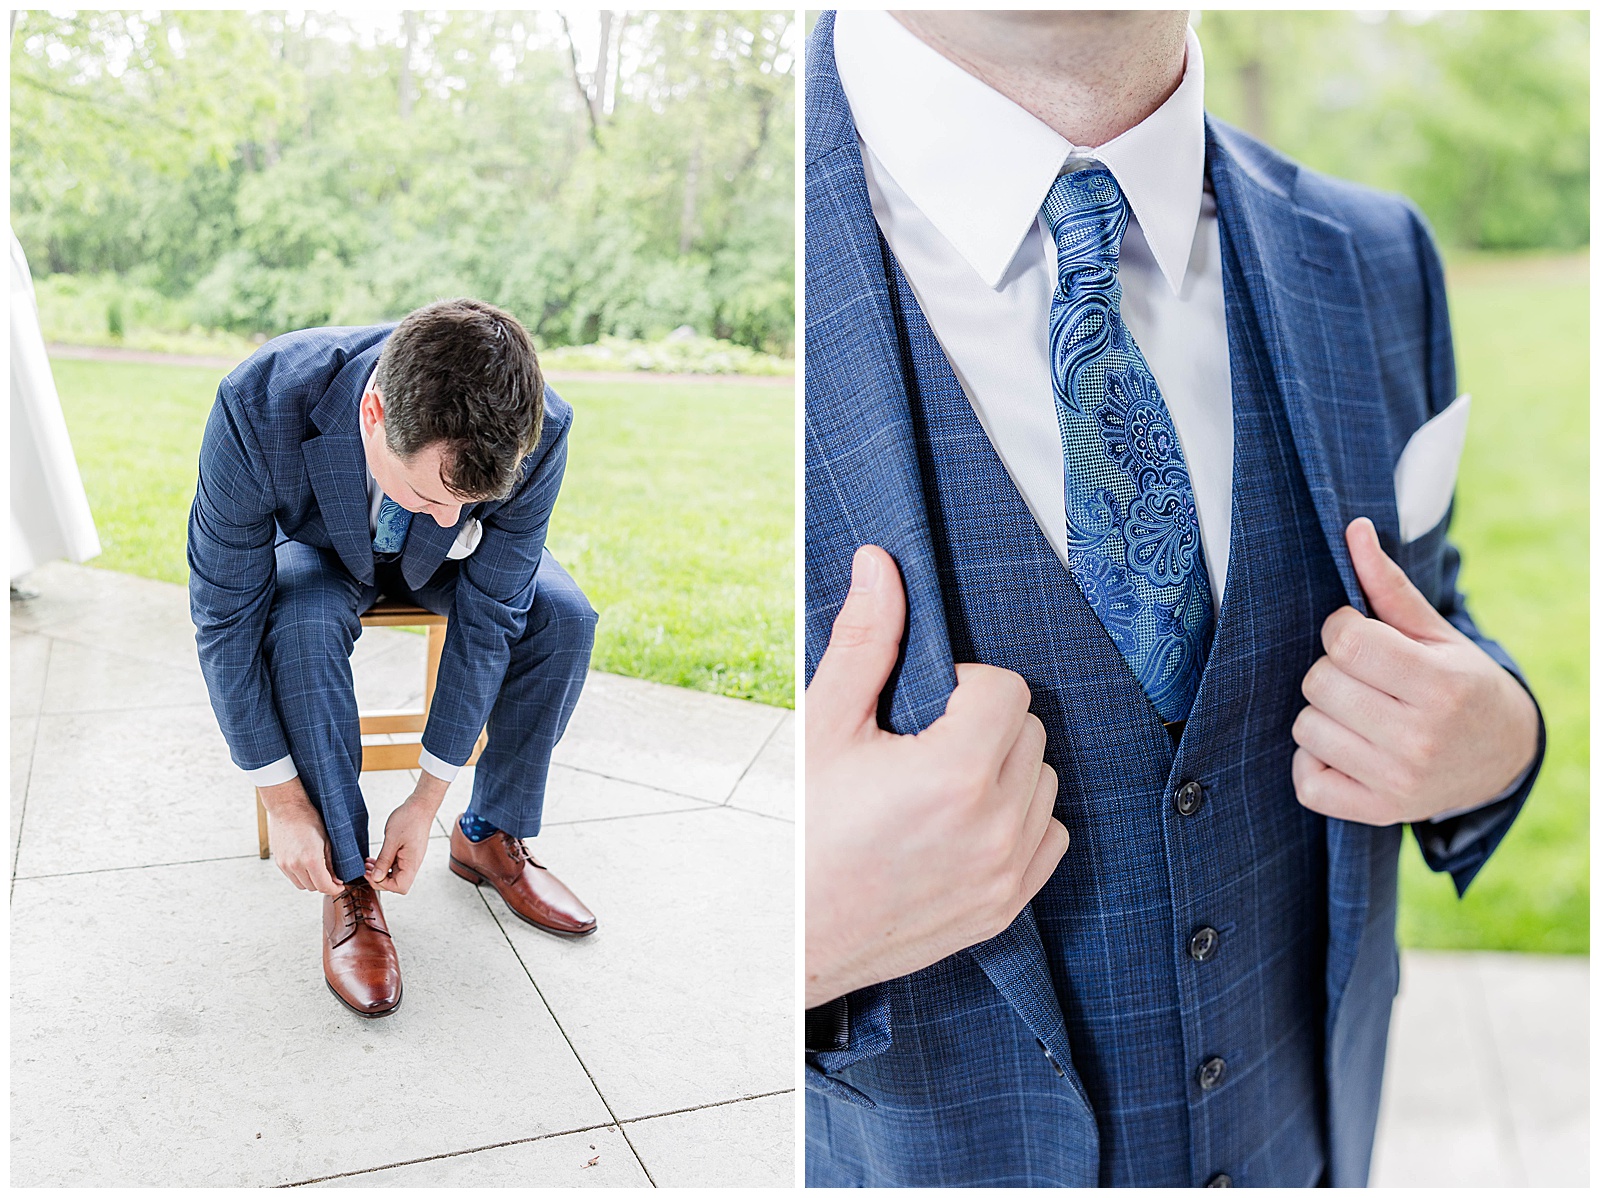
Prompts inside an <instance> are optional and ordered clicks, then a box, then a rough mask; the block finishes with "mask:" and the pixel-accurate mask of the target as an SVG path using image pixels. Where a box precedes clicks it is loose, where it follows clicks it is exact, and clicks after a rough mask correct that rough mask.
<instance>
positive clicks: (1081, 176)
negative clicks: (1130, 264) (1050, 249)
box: [1040, 165, 1128, 273]
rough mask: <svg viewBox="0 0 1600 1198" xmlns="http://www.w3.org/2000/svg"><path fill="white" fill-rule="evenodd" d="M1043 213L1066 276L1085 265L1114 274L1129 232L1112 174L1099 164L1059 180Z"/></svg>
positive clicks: (1125, 206) (1124, 204) (1125, 210)
mask: <svg viewBox="0 0 1600 1198" xmlns="http://www.w3.org/2000/svg"><path fill="white" fill-rule="evenodd" d="M1040 210H1041V211H1042V212H1043V213H1044V218H1045V220H1046V222H1048V223H1049V225H1050V233H1051V236H1053V237H1054V238H1055V243H1056V250H1057V251H1058V259H1057V262H1058V267H1059V269H1060V270H1061V271H1062V272H1063V273H1064V272H1066V271H1068V270H1072V269H1075V268H1082V267H1085V266H1094V267H1101V268H1106V269H1110V270H1113V271H1114V270H1116V268H1117V256H1118V254H1120V253H1121V251H1122V235H1123V233H1124V232H1125V231H1126V230H1127V227H1128V202H1127V200H1125V199H1124V198H1123V195H1122V188H1120V187H1118V186H1117V181H1116V179H1114V178H1113V177H1112V175H1111V172H1110V171H1109V170H1107V169H1106V168H1105V167H1103V166H1099V165H1096V166H1090V167H1084V168H1082V169H1081V170H1075V171H1071V172H1069V173H1067V174H1065V175H1061V176H1060V177H1058V178H1057V179H1056V181H1055V182H1054V183H1053V184H1051V186H1050V193H1049V194H1048V195H1047V196H1045V198H1044V204H1043V206H1042V207H1041V209H1040Z"/></svg>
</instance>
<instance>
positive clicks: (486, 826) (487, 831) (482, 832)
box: [461, 811, 500, 844]
mask: <svg viewBox="0 0 1600 1198" xmlns="http://www.w3.org/2000/svg"><path fill="white" fill-rule="evenodd" d="M499 830H500V829H499V828H497V827H495V826H494V825H493V824H491V823H490V822H489V821H488V820H486V819H484V818H483V817H482V816H481V815H474V814H473V813H472V812H471V811H463V812H462V813H461V832H462V834H463V835H464V836H466V838H467V839H468V840H470V841H472V843H473V844H477V843H478V841H480V840H487V839H488V838H489V837H491V836H493V835H494V834H495V833H496V832H498V831H499Z"/></svg>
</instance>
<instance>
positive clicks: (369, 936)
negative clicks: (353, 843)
mask: <svg viewBox="0 0 1600 1198" xmlns="http://www.w3.org/2000/svg"><path fill="white" fill-rule="evenodd" d="M322 974H323V976H324V977H325V978H327V980H328V989H329V990H332V991H333V996H334V997H335V998H337V999H338V1000H339V1001H340V1002H342V1003H343V1004H344V1005H345V1006H347V1007H349V1008H350V1009H351V1010H352V1011H354V1012H355V1013H356V1014H357V1015H360V1016H361V1017H362V1018H363V1019H377V1018H379V1017H380V1016H383V1015H388V1014H390V1013H391V1012H393V1011H394V1009H395V1008H396V1007H398V1006H399V1005H400V957H399V954H397V953H396V952H395V949H394V940H393V938H391V937H390V935H389V926H388V924H386V923H385V922H384V919H383V908H382V907H380V906H379V905H378V892H377V891H376V890H374V889H373V888H372V884H371V883H370V882H368V881H367V880H366V879H365V878H357V879H356V880H355V881H354V882H350V883H348V884H347V885H346V886H345V888H344V889H343V890H341V891H340V892H339V893H338V894H336V895H331V896H330V895H323V896H322Z"/></svg>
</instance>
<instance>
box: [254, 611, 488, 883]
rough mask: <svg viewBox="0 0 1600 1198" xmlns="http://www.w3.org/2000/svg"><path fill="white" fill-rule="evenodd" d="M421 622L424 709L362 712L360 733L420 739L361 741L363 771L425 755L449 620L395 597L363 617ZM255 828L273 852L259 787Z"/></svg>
mask: <svg viewBox="0 0 1600 1198" xmlns="http://www.w3.org/2000/svg"><path fill="white" fill-rule="evenodd" d="M418 624H421V625H423V626H425V627H426V628H427V630H428V665H427V669H426V670H425V671H424V674H425V677H424V679H423V683H422V710H421V711H364V712H362V713H361V735H363V736H369V735H372V734H374V733H380V732H415V733H417V739H416V740H414V741H402V742H401V743H399V744H387V745H362V746H361V772H362V773H363V774H365V773H369V772H371V771H373V770H414V769H416V768H417V767H418V764H419V763H420V761H421V758H422V735H421V734H422V730H423V729H424V728H426V727H427V726H428V709H429V708H430V707H432V706H433V691H434V687H436V686H437V685H438V683H439V658H440V656H441V655H442V654H443V653H444V636H445V632H446V630H447V628H448V627H449V620H448V618H447V617H445V616H441V615H439V614H438V613H436V612H431V611H429V610H428V609H427V608H424V607H412V606H411V605H410V604H408V603H397V602H395V601H394V600H392V599H380V600H379V601H378V602H377V603H375V604H374V605H373V606H372V608H371V610H369V611H367V612H365V613H364V614H363V615H362V617H361V627H363V628H388V627H399V626H406V625H411V626H415V625H418ZM488 739H489V734H488V732H487V730H485V731H483V732H480V733H478V743H477V744H475V745H473V746H472V756H471V757H469V758H467V764H468V765H476V764H477V761H478V758H479V757H480V756H482V754H483V746H484V745H485V744H486V743H487V742H488ZM256 829H257V831H258V832H259V833H260V836H261V859H262V860H263V861H265V860H266V859H267V858H268V857H270V856H272V845H271V844H270V843H269V841H268V840H267V809H266V807H264V806H263V805H262V803H261V791H260V790H259V789H257V791H256Z"/></svg>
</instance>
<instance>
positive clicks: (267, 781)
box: [244, 754, 300, 786]
mask: <svg viewBox="0 0 1600 1198" xmlns="http://www.w3.org/2000/svg"><path fill="white" fill-rule="evenodd" d="M244 776H245V777H246V778H249V779H250V781H251V782H252V783H254V784H255V785H256V786H277V785H279V784H280V783H283V782H287V781H289V780H290V779H291V778H298V777H299V776H300V771H299V770H297V769H295V768H294V758H293V757H292V756H289V755H287V754H285V755H284V756H282V757H280V758H278V760H276V761H274V762H273V763H272V764H271V765H263V766H260V767H259V768H257V769H253V770H245V772H244Z"/></svg>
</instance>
